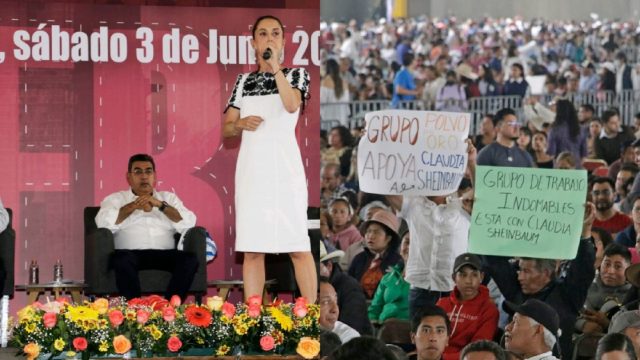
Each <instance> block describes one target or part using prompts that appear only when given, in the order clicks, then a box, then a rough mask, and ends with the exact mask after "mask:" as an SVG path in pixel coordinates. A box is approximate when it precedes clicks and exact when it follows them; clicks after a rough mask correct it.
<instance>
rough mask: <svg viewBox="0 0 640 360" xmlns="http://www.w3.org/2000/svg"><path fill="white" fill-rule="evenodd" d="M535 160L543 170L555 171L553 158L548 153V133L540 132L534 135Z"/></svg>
mask: <svg viewBox="0 0 640 360" xmlns="http://www.w3.org/2000/svg"><path fill="white" fill-rule="evenodd" d="M532 144H533V145H532V148H533V160H534V161H535V162H536V166H537V167H539V168H543V169H553V156H551V155H549V154H548V153H547V133H545V132H544V131H538V132H537V133H535V134H534V135H533V141H532Z"/></svg>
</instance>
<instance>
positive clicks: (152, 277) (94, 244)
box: [84, 207, 207, 299]
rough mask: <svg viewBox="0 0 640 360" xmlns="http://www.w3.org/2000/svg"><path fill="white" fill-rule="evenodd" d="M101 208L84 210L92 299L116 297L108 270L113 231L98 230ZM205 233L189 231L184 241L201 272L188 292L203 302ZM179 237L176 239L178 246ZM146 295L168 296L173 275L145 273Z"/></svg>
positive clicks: (86, 264)
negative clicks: (194, 256)
mask: <svg viewBox="0 0 640 360" xmlns="http://www.w3.org/2000/svg"><path fill="white" fill-rule="evenodd" d="M98 210H100V208H99V207H86V208H84V239H85V240H84V281H85V283H86V284H87V288H86V289H85V293H87V294H93V295H109V294H116V293H117V292H118V288H117V287H116V277H115V273H114V271H113V270H112V269H111V268H110V267H109V259H110V257H111V254H112V253H113V252H114V250H115V245H114V241H113V234H112V233H111V231H110V230H108V229H104V228H97V226H96V222H95V218H96V215H97V214H98ZM205 236H206V234H205V229H204V228H202V227H199V226H196V227H193V228H191V229H189V230H188V232H187V235H186V236H185V240H184V251H188V252H193V253H195V254H196V256H197V257H198V264H199V265H198V271H197V272H196V275H195V277H194V278H193V283H191V288H190V289H189V292H191V293H194V294H195V295H196V298H197V299H198V298H200V297H201V295H202V294H204V293H205V292H206V291H207V261H206V254H205V247H206V244H205V241H206V240H205V239H206V238H205ZM178 239H179V234H177V236H176V244H177V241H178ZM138 276H139V277H140V286H141V290H142V292H143V293H155V294H162V293H164V292H165V290H166V288H167V285H168V284H169V279H170V277H171V274H170V273H169V272H166V271H162V270H142V271H140V272H139V274H138Z"/></svg>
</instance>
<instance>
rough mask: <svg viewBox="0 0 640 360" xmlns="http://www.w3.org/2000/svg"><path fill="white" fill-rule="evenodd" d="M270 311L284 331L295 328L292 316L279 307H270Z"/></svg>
mask: <svg viewBox="0 0 640 360" xmlns="http://www.w3.org/2000/svg"><path fill="white" fill-rule="evenodd" d="M269 312H271V316H272V317H273V318H274V319H275V320H276V322H277V323H278V325H280V327H281V328H282V330H284V331H291V329H293V321H292V320H291V318H290V317H288V316H287V315H286V314H285V313H283V312H282V311H280V309H278V308H277V307H275V306H274V307H270V308H269Z"/></svg>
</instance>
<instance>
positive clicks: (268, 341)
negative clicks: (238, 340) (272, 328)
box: [260, 335, 275, 351]
mask: <svg viewBox="0 0 640 360" xmlns="http://www.w3.org/2000/svg"><path fill="white" fill-rule="evenodd" d="M274 346H275V340H273V337H271V335H265V336H263V337H261V338H260V348H262V350H264V351H271V350H273V348H274Z"/></svg>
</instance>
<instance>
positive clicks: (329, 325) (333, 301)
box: [318, 276, 360, 344]
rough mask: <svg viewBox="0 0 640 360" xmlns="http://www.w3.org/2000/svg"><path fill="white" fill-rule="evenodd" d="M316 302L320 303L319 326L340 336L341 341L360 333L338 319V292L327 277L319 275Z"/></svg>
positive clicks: (344, 341) (355, 336) (343, 341)
mask: <svg viewBox="0 0 640 360" xmlns="http://www.w3.org/2000/svg"><path fill="white" fill-rule="evenodd" d="M318 304H320V320H319V324H320V328H321V329H324V330H327V331H331V332H333V333H335V334H336V335H338V336H339V337H340V341H342V343H343V344H344V343H346V342H347V341H349V340H351V339H353V338H357V337H359V336H360V333H359V332H357V331H356V330H355V329H353V328H352V327H350V326H349V325H347V324H345V323H343V322H340V321H338V317H339V316H340V309H339V308H338V294H337V293H336V289H334V288H333V285H331V283H330V282H329V278H327V277H325V276H321V277H320V294H319V295H318Z"/></svg>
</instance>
